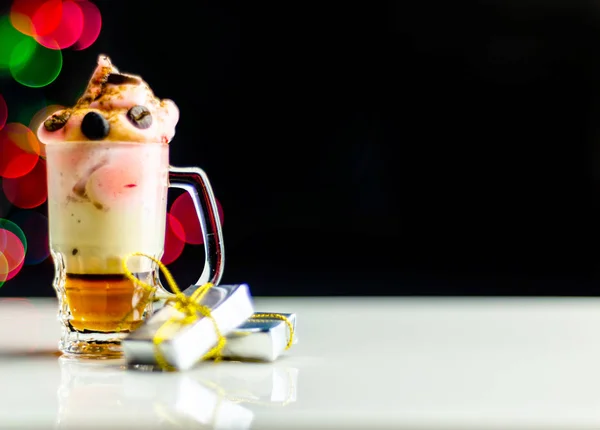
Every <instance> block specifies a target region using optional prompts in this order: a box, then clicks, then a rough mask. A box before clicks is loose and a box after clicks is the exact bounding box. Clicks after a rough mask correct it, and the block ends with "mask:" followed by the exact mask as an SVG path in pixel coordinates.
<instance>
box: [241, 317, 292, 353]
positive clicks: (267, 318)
mask: <svg viewBox="0 0 600 430" xmlns="http://www.w3.org/2000/svg"><path fill="white" fill-rule="evenodd" d="M261 320H281V321H283V322H284V323H285V325H287V328H288V333H289V335H288V341H287V344H286V345H285V350H286V351H287V350H288V349H290V348H291V347H292V344H293V343H294V336H295V334H294V325H293V324H292V322H291V321H290V320H289V318H286V317H284V316H283V315H280V314H271V313H262V314H261V313H256V314H254V315H252V316H251V317H250V318H249V319H248V321H261Z"/></svg>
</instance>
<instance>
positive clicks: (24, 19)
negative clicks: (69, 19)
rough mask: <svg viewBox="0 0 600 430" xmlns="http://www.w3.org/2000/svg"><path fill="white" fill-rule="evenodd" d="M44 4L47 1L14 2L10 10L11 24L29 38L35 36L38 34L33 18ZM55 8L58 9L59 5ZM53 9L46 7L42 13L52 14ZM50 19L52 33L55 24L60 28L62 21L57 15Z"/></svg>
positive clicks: (51, 15) (17, 0)
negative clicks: (59, 24)
mask: <svg viewBox="0 0 600 430" xmlns="http://www.w3.org/2000/svg"><path fill="white" fill-rule="evenodd" d="M44 3H46V0H13V3H12V6H11V8H10V22H11V24H12V25H13V27H14V28H16V29H17V30H18V31H20V32H21V33H23V34H26V35H27V36H35V35H36V34H37V32H36V30H35V28H34V26H33V16H34V15H35V13H36V12H37V11H38V10H39V9H40V7H41V6H42V5H43V4H44ZM50 6H53V5H50ZM54 6H55V7H56V6H57V5H54ZM61 6H62V5H61ZM52 9H53V7H50V8H48V7H46V9H45V10H44V11H42V12H43V13H47V12H51V11H52ZM61 13H62V12H61ZM40 17H41V16H40ZM49 17H50V18H51V20H50V21H51V22H50V23H49V24H48V25H49V27H50V28H49V30H48V32H50V31H52V28H51V27H52V25H53V24H55V25H56V26H58V23H59V21H60V15H59V16H58V17H57V16H56V14H50V15H49ZM52 17H54V18H52Z"/></svg>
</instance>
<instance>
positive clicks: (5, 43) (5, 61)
mask: <svg viewBox="0 0 600 430" xmlns="http://www.w3.org/2000/svg"><path fill="white" fill-rule="evenodd" d="M0 41H1V42H0V72H2V73H5V72H6V71H8V70H9V69H10V68H11V67H13V68H19V67H21V66H23V65H24V64H26V63H27V62H29V60H30V59H31V57H32V55H33V53H34V52H35V47H36V45H37V43H36V42H35V40H34V39H33V38H31V37H29V36H26V35H24V34H23V33H20V32H18V31H17V30H16V29H15V28H14V27H13V26H12V24H11V22H10V20H9V18H8V17H7V16H0Z"/></svg>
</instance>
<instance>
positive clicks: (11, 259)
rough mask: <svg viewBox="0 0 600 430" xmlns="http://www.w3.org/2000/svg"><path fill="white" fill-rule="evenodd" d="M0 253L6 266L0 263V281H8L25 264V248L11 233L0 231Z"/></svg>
mask: <svg viewBox="0 0 600 430" xmlns="http://www.w3.org/2000/svg"><path fill="white" fill-rule="evenodd" d="M0 253H2V255H3V256H4V258H5V259H6V264H1V263H0V270H2V272H3V273H1V272H0V279H3V280H4V281H8V280H10V279H12V278H14V277H15V275H16V274H17V273H19V271H20V270H21V268H22V267H23V264H24V263H25V246H24V245H23V242H21V239H19V237H18V236H17V235H16V234H14V233H13V232H11V231H8V230H5V229H0Z"/></svg>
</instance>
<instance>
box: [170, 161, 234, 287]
mask: <svg viewBox="0 0 600 430" xmlns="http://www.w3.org/2000/svg"><path fill="white" fill-rule="evenodd" d="M169 188H180V189H182V190H185V191H187V192H188V193H189V194H190V196H191V197H192V201H193V202H194V207H195V209H196V215H197V216H198V221H199V222H200V227H201V228H202V235H203V236H204V255H205V258H204V268H203V269H202V274H201V275H200V278H199V279H198V282H196V284H197V285H204V284H206V283H207V282H211V283H212V284H214V285H217V284H218V283H219V282H220V281H221V277H222V276H223V268H224V265H225V249H224V246H223V231H222V229H221V219H220V217H219V210H218V208H217V202H216V200H215V196H214V194H213V190H212V187H211V186H210V182H209V181H208V177H207V176H206V173H204V170H202V169H200V168H198V167H173V166H169ZM207 221H208V223H207Z"/></svg>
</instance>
